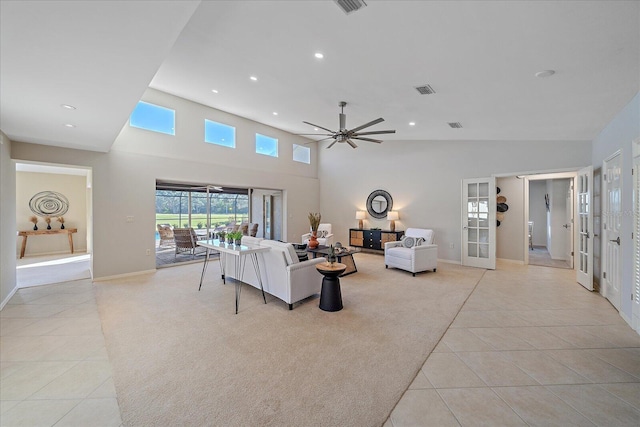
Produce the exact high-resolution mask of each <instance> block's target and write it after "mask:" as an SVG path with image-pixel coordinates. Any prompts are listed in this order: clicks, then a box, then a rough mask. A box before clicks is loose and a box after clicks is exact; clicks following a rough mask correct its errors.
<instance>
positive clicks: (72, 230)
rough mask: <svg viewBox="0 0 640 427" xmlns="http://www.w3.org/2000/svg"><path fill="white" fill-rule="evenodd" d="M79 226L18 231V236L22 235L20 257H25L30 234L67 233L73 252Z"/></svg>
mask: <svg viewBox="0 0 640 427" xmlns="http://www.w3.org/2000/svg"><path fill="white" fill-rule="evenodd" d="M77 232H78V229H77V228H65V229H59V228H58V229H55V230H27V231H18V236H22V247H21V248H20V258H23V257H24V251H25V250H26V249H27V237H29V236H50V235H52V234H66V235H68V236H69V249H71V253H73V233H77Z"/></svg>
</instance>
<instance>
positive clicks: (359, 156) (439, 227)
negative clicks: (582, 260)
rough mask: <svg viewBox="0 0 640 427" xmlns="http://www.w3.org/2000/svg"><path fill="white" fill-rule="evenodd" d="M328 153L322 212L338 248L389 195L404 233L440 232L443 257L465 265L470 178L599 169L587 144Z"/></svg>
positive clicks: (386, 146)
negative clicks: (466, 183) (361, 215)
mask: <svg viewBox="0 0 640 427" xmlns="http://www.w3.org/2000/svg"><path fill="white" fill-rule="evenodd" d="M321 147H322V148H321V149H320V150H319V160H320V165H319V170H320V171H321V173H320V176H321V179H320V211H321V213H322V220H323V222H330V223H332V224H333V232H334V234H335V238H334V241H341V242H348V239H347V237H348V230H349V228H350V227H356V225H357V220H355V219H354V218H355V211H356V210H366V209H365V204H366V200H367V196H368V195H369V193H371V191H373V190H376V189H383V190H387V191H388V192H389V193H390V194H391V196H392V197H393V202H394V204H393V209H394V210H398V211H400V220H399V221H396V228H397V229H400V230H403V229H406V228H407V227H426V228H433V229H434V230H435V233H436V235H435V236H436V241H437V243H438V257H439V258H440V259H446V260H451V261H458V262H459V261H460V259H461V256H460V240H461V218H460V217H461V213H460V203H461V191H462V190H461V181H462V179H463V178H478V177H488V176H491V175H492V174H502V175H504V174H510V173H513V175H516V174H518V173H521V172H525V171H535V170H557V169H563V168H578V167H582V166H586V165H589V164H591V145H590V144H589V143H588V142H579V141H571V142H558V141H543V142H539V141H538V142H535V141H534V142H528V141H386V142H384V143H383V144H368V143H366V142H363V143H361V144H359V146H358V148H357V149H352V148H351V147H349V146H347V145H346V144H337V145H334V146H333V147H332V148H331V149H330V150H325V149H324V147H326V143H321ZM549 153H553V155H549ZM376 226H378V227H382V228H387V227H388V221H385V220H372V219H371V218H369V217H368V218H367V221H365V227H367V228H370V227H376ZM450 244H453V245H454V247H453V248H450ZM523 246H524V243H523Z"/></svg>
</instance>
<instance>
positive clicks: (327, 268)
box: [316, 262, 347, 311]
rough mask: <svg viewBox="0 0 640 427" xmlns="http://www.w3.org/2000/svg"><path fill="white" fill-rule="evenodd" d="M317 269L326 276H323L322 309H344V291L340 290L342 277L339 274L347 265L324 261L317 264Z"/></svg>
mask: <svg viewBox="0 0 640 427" xmlns="http://www.w3.org/2000/svg"><path fill="white" fill-rule="evenodd" d="M316 269H317V270H318V271H319V272H320V274H322V275H323V276H324V277H323V278H322V291H321V292H320V310H324V311H340V310H342V293H341V292H340V279H339V278H338V276H340V275H341V274H342V273H344V271H345V270H346V269H347V266H346V265H344V264H340V263H338V262H334V263H333V264H331V263H328V262H323V263H320V264H316Z"/></svg>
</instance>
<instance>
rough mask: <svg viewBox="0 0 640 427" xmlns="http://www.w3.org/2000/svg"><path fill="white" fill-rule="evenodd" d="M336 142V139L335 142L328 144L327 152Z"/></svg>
mask: <svg viewBox="0 0 640 427" xmlns="http://www.w3.org/2000/svg"><path fill="white" fill-rule="evenodd" d="M336 142H338V140H337V139H336V140H335V141H333V142H332V143H331V144H329V146H328V147H327V150H328V149H329V148H331V147H333V144H335V143H336Z"/></svg>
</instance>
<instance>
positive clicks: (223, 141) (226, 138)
mask: <svg viewBox="0 0 640 427" xmlns="http://www.w3.org/2000/svg"><path fill="white" fill-rule="evenodd" d="M204 142H208V143H210V144H216V145H222V146H223V147H230V148H236V128H234V127H233V126H229V125H225V124H222V123H218V122H214V121H212V120H207V119H204Z"/></svg>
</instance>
